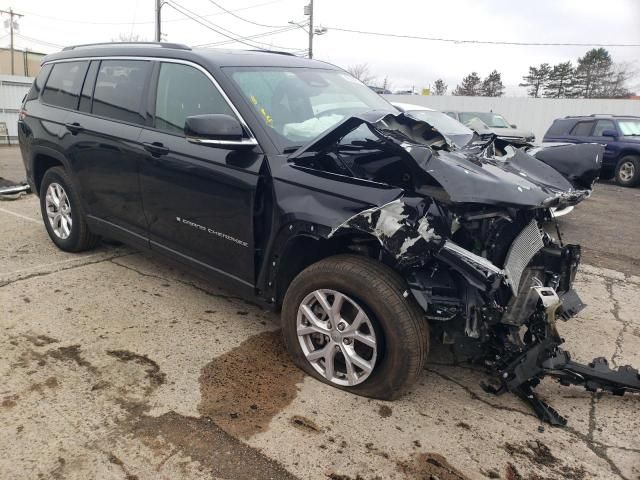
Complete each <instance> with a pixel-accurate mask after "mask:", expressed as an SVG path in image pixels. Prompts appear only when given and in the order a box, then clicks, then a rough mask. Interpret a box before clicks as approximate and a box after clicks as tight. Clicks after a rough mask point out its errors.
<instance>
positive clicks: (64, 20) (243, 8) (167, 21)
mask: <svg viewBox="0 0 640 480" xmlns="http://www.w3.org/2000/svg"><path fill="white" fill-rule="evenodd" d="M284 1H287V0H270V1H268V2H261V3H256V4H253V5H247V6H246V7H242V8H235V9H233V10H229V12H215V13H211V14H207V15H202V18H209V17H217V16H219V15H226V14H227V13H230V12H241V11H244V10H250V9H252V8H258V7H263V6H266V5H271V4H274V3H281V2H284ZM24 13H25V14H27V15H29V16H32V17H39V18H46V19H48V20H55V21H58V22H66V23H77V24H82V23H84V24H88V25H131V24H134V25H152V24H154V23H155V21H154V20H152V21H144V22H142V21H140V22H96V21H93V20H70V19H68V18H61V17H52V16H49V15H42V14H40V13H34V12H24ZM185 20H188V19H186V18H170V19H168V20H163V21H162V23H169V22H184V21H185Z"/></svg>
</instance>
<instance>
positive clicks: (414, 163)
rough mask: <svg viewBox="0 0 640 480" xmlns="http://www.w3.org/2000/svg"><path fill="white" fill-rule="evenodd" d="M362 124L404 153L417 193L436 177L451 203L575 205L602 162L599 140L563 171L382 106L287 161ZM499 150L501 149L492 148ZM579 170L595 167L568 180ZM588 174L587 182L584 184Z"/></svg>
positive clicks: (321, 149) (329, 145)
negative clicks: (454, 138)
mask: <svg viewBox="0 0 640 480" xmlns="http://www.w3.org/2000/svg"><path fill="white" fill-rule="evenodd" d="M363 124H364V125H367V126H368V127H369V129H370V131H371V132H372V133H373V134H374V135H375V136H376V137H378V139H379V140H380V142H379V144H378V145H377V147H378V148H382V149H385V151H388V152H389V155H390V156H392V155H395V156H398V155H399V156H401V157H402V158H403V162H404V163H405V165H406V166H407V167H408V168H409V170H411V172H412V174H413V176H414V177H415V178H414V183H415V191H416V192H417V193H421V190H422V189H423V187H428V186H429V185H433V184H434V182H433V180H435V181H436V182H437V183H438V184H439V185H440V186H442V188H443V189H444V190H445V191H446V193H447V195H448V197H449V199H450V201H451V202H453V203H481V204H491V205H505V206H520V207H554V206H559V207H563V206H568V205H575V204H576V203H578V202H580V201H582V200H583V199H584V198H586V197H587V196H588V195H589V193H590V188H591V184H592V183H593V180H595V178H597V172H599V169H600V165H601V162H602V151H603V148H602V147H601V146H599V145H592V144H587V145H582V146H580V150H581V151H580V152H579V154H578V155H574V157H575V158H578V157H584V162H583V163H584V165H579V164H578V163H579V162H573V161H572V162H571V165H570V167H571V168H573V171H572V172H567V171H566V170H569V168H563V169H561V170H565V172H563V173H564V175H563V174H562V173H560V171H559V169H558V168H553V167H551V166H550V165H548V164H547V163H545V162H544V160H543V161H541V160H539V159H538V158H536V157H534V156H532V155H529V154H527V153H526V152H525V151H524V150H523V149H518V148H514V147H513V146H510V145H508V144H505V143H504V141H503V140H496V139H495V138H492V139H490V140H489V141H484V140H482V141H477V142H472V143H470V144H469V145H467V146H466V147H464V148H458V147H456V146H455V145H453V144H452V143H450V142H449V141H448V140H447V139H446V137H445V136H444V135H442V134H441V133H440V132H439V131H438V130H437V129H436V128H434V127H433V126H432V125H430V124H429V123H427V122H424V121H421V120H416V119H415V118H413V117H410V116H408V115H405V114H392V113H389V112H387V111H371V112H367V113H364V114H361V115H357V116H352V117H349V118H346V119H344V120H343V121H342V122H340V123H339V124H338V125H336V126H335V127H333V128H332V129H330V130H328V131H327V132H325V133H324V134H323V135H321V136H320V137H318V138H316V139H314V140H313V141H312V142H310V143H309V144H307V145H306V146H303V147H302V148H300V149H299V150H297V151H296V152H294V153H293V154H292V155H291V156H290V157H289V161H293V162H295V161H296V160H297V159H301V158H304V157H306V156H309V155H320V154H323V153H325V154H326V153H327V152H330V151H334V152H335V150H336V148H337V146H338V144H339V142H340V141H341V139H342V138H344V137H345V136H346V135H347V134H349V133H350V132H352V131H353V130H355V129H356V128H358V127H360V126H361V125H363ZM499 142H502V144H500V143H499ZM576 147H578V146H576ZM363 148H364V147H363ZM368 148H371V147H368ZM498 150H500V151H504V152H506V153H505V154H503V155H499V154H496V152H497V151H498ZM543 151H544V150H539V151H538V152H537V153H538V154H540V152H543ZM565 153H566V151H565ZM338 156H339V153H338ZM553 157H554V160H555V161H556V163H558V164H560V165H562V166H563V167H568V166H567V165H563V163H562V161H561V160H562V159H560V160H558V158H557V157H558V155H553ZM560 157H562V155H560ZM575 158H574V159H575ZM549 163H551V162H549ZM556 167H557V166H556ZM582 170H584V171H588V172H591V173H593V172H594V171H595V172H596V175H595V177H593V175H587V178H586V179H584V182H579V184H576V185H574V184H572V183H571V181H570V179H571V178H572V177H581V173H584V172H582ZM592 177H593V179H592V181H591V184H589V185H587V183H589V179H590V178H592Z"/></svg>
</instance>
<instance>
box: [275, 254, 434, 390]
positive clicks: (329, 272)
mask: <svg viewBox="0 0 640 480" xmlns="http://www.w3.org/2000/svg"><path fill="white" fill-rule="evenodd" d="M405 292H407V289H406V286H405V284H404V281H403V280H402V278H401V277H400V276H398V274H397V273H395V272H394V271H393V270H391V269H390V268H388V267H387V266H385V265H383V264H381V263H379V262H376V261H374V260H370V259H368V258H364V257H359V256H355V255H338V256H335V257H330V258H327V259H325V260H322V261H320V262H318V263H316V264H313V265H311V266H310V267H308V268H307V269H305V270H304V271H303V272H302V273H300V274H299V275H298V276H297V277H296V278H295V279H294V280H293V282H292V283H291V285H290V287H289V289H288V290H287V293H286V295H285V299H284V303H283V308H282V332H283V336H284V341H285V344H286V346H287V349H288V351H289V353H290V354H291V356H292V357H293V359H294V362H295V363H296V365H298V366H299V367H300V368H301V369H303V370H304V371H305V372H307V373H308V374H309V375H312V376H313V377H315V378H317V379H319V380H321V381H322V382H324V383H327V384H330V385H333V386H335V387H337V388H341V389H343V390H347V391H350V392H353V393H356V394H358V395H364V396H368V397H374V398H380V399H385V400H390V399H393V398H397V397H398V396H400V395H402V394H403V393H404V392H405V391H406V390H407V389H408V388H409V387H410V386H411V385H412V384H413V383H414V382H415V380H416V378H417V377H418V375H419V374H420V372H421V371H422V369H423V366H424V364H425V361H426V358H427V354H428V349H429V331H428V325H427V323H426V319H425V318H424V315H423V313H422V311H421V310H420V307H419V306H418V305H417V304H416V303H415V301H414V300H413V298H412V297H410V296H409V295H408V293H407V294H406V295H407V296H406V297H405Z"/></svg>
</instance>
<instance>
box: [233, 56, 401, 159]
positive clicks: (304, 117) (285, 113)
mask: <svg viewBox="0 0 640 480" xmlns="http://www.w3.org/2000/svg"><path fill="white" fill-rule="evenodd" d="M225 70H227V71H230V72H231V74H230V76H231V79H232V80H233V81H234V82H235V83H236V84H237V85H238V87H240V90H241V91H242V93H243V94H244V96H245V97H246V98H247V100H248V101H249V103H250V104H251V105H252V106H253V108H254V109H255V110H256V113H257V114H258V117H259V118H260V119H261V120H262V121H263V122H264V124H265V125H266V126H267V127H269V128H268V131H269V132H271V133H272V134H273V136H274V137H275V139H276V140H277V143H278V144H279V145H280V146H281V149H282V150H285V149H290V148H293V147H299V146H302V145H304V144H305V143H307V142H309V141H311V140H313V139H314V138H316V137H318V136H319V135H320V134H321V133H322V132H324V131H326V130H329V129H330V128H332V127H334V126H335V125H337V124H338V123H340V122H341V121H342V120H344V119H345V118H347V117H350V116H352V115H355V114H358V113H362V112H367V111H370V110H387V111H389V112H396V110H395V109H394V108H393V107H392V106H391V104H389V103H388V102H387V101H386V100H384V99H383V98H382V97H380V96H379V95H378V94H376V93H374V92H373V91H372V90H371V89H370V88H369V87H367V86H366V85H365V84H364V83H362V82H360V81H359V80H356V79H355V78H354V77H352V76H351V75H349V74H348V73H345V72H342V71H339V70H321V69H315V68H291V67H247V68H240V67H238V68H227V69H225Z"/></svg>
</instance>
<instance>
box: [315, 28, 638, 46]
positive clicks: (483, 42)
mask: <svg viewBox="0 0 640 480" xmlns="http://www.w3.org/2000/svg"><path fill="white" fill-rule="evenodd" d="M326 28H327V29H329V30H335V31H337V32H348V33H357V34H361V35H374V36H378V37H392V38H406V39H410V40H427V41H430V42H449V43H470V44H480V45H516V46H532V47H640V44H638V43H570V42H568V43H555V42H509V41H498V40H461V39H454V38H441V37H420V36H416V35H404V34H400V33H383V32H369V31H364V30H354V29H349V28H339V27H326Z"/></svg>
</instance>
